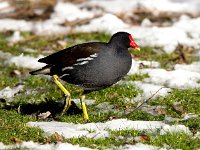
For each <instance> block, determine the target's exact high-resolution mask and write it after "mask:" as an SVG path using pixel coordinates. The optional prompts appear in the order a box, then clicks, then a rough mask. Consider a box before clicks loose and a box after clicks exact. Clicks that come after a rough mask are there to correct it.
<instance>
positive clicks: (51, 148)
mask: <svg viewBox="0 0 200 150" xmlns="http://www.w3.org/2000/svg"><path fill="white" fill-rule="evenodd" d="M16 148H17V149H32V150H65V149H70V150H91V149H90V148H87V147H80V146H79V145H72V144H69V143H57V144H43V145H41V144H38V143H35V142H33V141H28V142H22V143H21V144H12V145H4V144H3V143H0V149H16Z"/></svg>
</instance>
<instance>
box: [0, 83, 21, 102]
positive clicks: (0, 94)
mask: <svg viewBox="0 0 200 150" xmlns="http://www.w3.org/2000/svg"><path fill="white" fill-rule="evenodd" d="M22 90H24V85H18V86H16V87H14V88H10V87H9V86H8V87H6V88H4V89H2V90H1V91H0V99H1V98H11V97H14V96H15V94H17V93H19V92H20V91H22Z"/></svg>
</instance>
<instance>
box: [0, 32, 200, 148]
mask: <svg viewBox="0 0 200 150" xmlns="http://www.w3.org/2000/svg"><path fill="white" fill-rule="evenodd" d="M11 35H12V33H11V32H4V33H0V49H1V50H2V51H4V52H9V53H11V54H13V55H19V54H21V53H22V49H23V48H32V49H35V52H24V53H25V54H28V55H32V56H37V55H39V54H41V53H43V54H44V50H46V49H48V50H51V51H52V52H53V51H58V50H61V49H63V46H61V45H59V44H58V43H57V41H58V40H64V41H66V42H67V45H66V47H68V46H71V45H74V44H76V42H77V41H78V42H80V41H92V40H95V41H108V40H109V38H110V35H108V34H105V33H84V34H83V33H74V34H71V35H69V36H64V35H58V36H51V37H49V36H41V37H38V36H34V35H33V34H32V33H29V32H23V33H22V36H23V37H24V38H25V39H26V41H24V42H20V43H16V44H13V45H10V44H8V42H7V40H6V39H7V38H8V37H9V36H11ZM175 53H176V52H175ZM175 53H172V54H165V53H157V52H155V51H154V50H153V49H152V48H151V47H142V48H141V51H140V52H136V51H134V52H133V54H134V56H135V57H136V58H139V59H140V60H152V61H158V62H160V64H161V67H162V68H165V69H172V68H173V65H174V64H176V63H177V61H174V60H173V58H174V55H175ZM188 59H189V63H190V62H192V61H193V60H195V59H194V58H192V57H188ZM14 70H19V71H20V72H21V75H20V76H16V75H14V74H13V71H14ZM29 71H30V70H29V69H24V68H19V67H16V66H14V65H11V66H7V65H5V64H4V60H1V59H0V74H1V76H0V90H1V89H3V88H5V87H7V86H10V87H14V86H16V85H18V84H24V85H25V89H24V91H22V92H21V93H19V94H18V95H16V96H15V98H14V99H15V101H14V102H12V103H10V104H9V108H10V109H8V110H5V109H0V142H3V143H5V144H11V143H13V142H12V139H13V138H18V139H20V140H24V141H27V140H33V141H35V142H39V143H46V140H47V138H48V137H47V136H45V135H44V134H43V132H42V131H41V130H40V129H37V128H30V127H28V126H27V125H26V123H27V122H29V121H40V120H38V119H36V117H35V115H22V114H20V113H17V108H18V107H19V105H21V106H22V105H23V104H27V103H30V104H41V103H42V102H47V103H48V102H49V101H53V102H60V101H63V93H62V92H61V90H60V89H59V88H58V87H57V86H56V85H55V83H53V82H52V81H51V80H49V79H47V78H44V77H39V76H31V75H29V74H28V72H29ZM148 77H149V76H148V74H143V75H140V74H134V75H130V76H127V77H125V78H124V79H123V80H126V81H142V80H144V79H145V78H148ZM65 87H66V89H68V90H69V92H70V93H71V96H72V98H79V97H80V93H81V89H80V88H78V87H75V86H72V85H70V84H65ZM199 91H200V89H189V90H173V91H172V92H171V93H170V94H169V95H168V96H166V97H164V98H163V97H162V98H157V99H155V100H151V101H150V102H148V104H149V105H161V106H166V109H165V110H166V115H167V116H171V117H177V118H180V119H181V118H183V115H184V114H181V113H177V112H176V111H175V110H174V108H173V106H172V104H173V103H174V102H181V105H182V106H183V108H184V111H185V112H186V113H194V114H197V115H200V109H199V108H200V99H199V97H200V94H199ZM27 92H28V93H29V94H27ZM140 92H141V91H140V90H138V89H137V88H136V87H134V86H133V85H128V84H127V85H120V84H116V85H113V86H112V87H109V88H106V89H103V90H100V91H96V92H92V93H90V94H88V95H86V99H94V100H96V101H95V104H94V105H89V106H87V108H88V113H89V116H90V122H106V121H108V120H109V119H110V117H113V118H127V119H130V120H147V121H148V120H151V121H162V120H164V118H165V115H158V116H154V115H151V114H149V113H146V112H143V111H141V110H137V111H135V112H132V113H129V114H125V113H124V112H126V111H127V110H133V109H134V108H136V105H137V104H132V103H130V102H128V101H124V99H127V100H130V99H132V98H134V97H136V96H137V95H138V93H140ZM7 100H9V99H5V100H4V99H1V100H0V107H1V108H3V107H5V102H4V101H7ZM103 102H109V105H112V106H113V107H114V109H115V110H117V111H119V112H120V113H118V112H107V113H100V112H99V110H98V109H97V108H96V106H97V105H98V104H101V103H103ZM79 107H80V106H79ZM53 119H55V120H56V121H63V122H73V123H84V121H83V117H82V114H78V115H69V116H68V115H64V116H60V115H59V114H57V116H56V117H55V118H53ZM170 124H184V125H185V126H187V127H189V128H190V130H191V131H192V132H193V133H194V134H195V133H196V132H200V119H199V118H191V119H189V120H185V121H176V122H172V123H170ZM109 133H110V137H109V138H105V139H90V138H86V137H83V138H71V139H67V140H66V139H65V141H67V142H70V143H72V144H80V145H81V146H86V147H91V148H97V149H105V148H110V147H112V146H116V147H118V146H120V145H125V144H135V143H137V142H136V141H134V140H127V138H129V137H132V138H134V137H136V136H140V135H141V134H143V133H141V132H140V131H135V130H123V131H109ZM144 134H145V135H147V136H148V137H149V140H147V141H143V143H144V144H150V145H155V146H159V147H163V146H164V145H165V144H167V145H168V146H169V147H170V148H181V149H197V148H199V147H200V145H199V143H200V141H199V138H193V137H192V136H189V135H187V134H184V133H177V134H166V135H159V134H156V133H148V132H144ZM119 136H122V137H124V138H123V139H121V140H119V139H117V138H118V137H119ZM51 142H56V141H55V140H53V141H51Z"/></svg>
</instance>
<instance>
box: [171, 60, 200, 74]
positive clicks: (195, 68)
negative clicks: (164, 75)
mask: <svg viewBox="0 0 200 150" xmlns="http://www.w3.org/2000/svg"><path fill="white" fill-rule="evenodd" d="M174 69H175V70H187V71H191V72H197V73H200V61H198V62H193V63H192V64H189V65H187V64H176V65H175V66H174Z"/></svg>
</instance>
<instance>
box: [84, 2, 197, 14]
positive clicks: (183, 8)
mask: <svg viewBox="0 0 200 150" xmlns="http://www.w3.org/2000/svg"><path fill="white" fill-rule="evenodd" d="M87 4H88V5H98V6H100V7H102V8H104V9H105V10H106V11H107V12H111V13H120V12H125V13H127V12H130V11H133V10H135V9H137V8H139V7H144V8H146V9H148V10H151V11H152V12H153V13H157V14H158V13H159V12H165V11H167V12H178V13H191V14H197V13H199V12H200V10H199V7H200V2H199V1H198V0H190V1H186V0H184V1H182V0H151V1H149V0H133V1H128V2H126V3H124V0H115V1H107V0H101V1H99V0H92V1H89V2H88V3H87Z"/></svg>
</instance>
